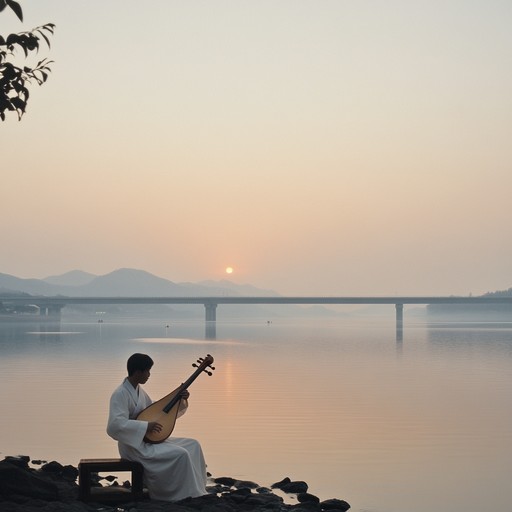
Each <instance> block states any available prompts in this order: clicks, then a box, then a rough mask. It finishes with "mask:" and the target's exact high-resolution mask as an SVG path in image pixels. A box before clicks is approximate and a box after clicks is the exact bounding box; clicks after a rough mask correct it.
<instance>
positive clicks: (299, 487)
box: [280, 480, 308, 494]
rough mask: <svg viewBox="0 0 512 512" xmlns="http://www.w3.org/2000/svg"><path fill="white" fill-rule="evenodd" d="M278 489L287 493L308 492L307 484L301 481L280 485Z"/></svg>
mask: <svg viewBox="0 0 512 512" xmlns="http://www.w3.org/2000/svg"><path fill="white" fill-rule="evenodd" d="M280 489H281V490H282V491H284V492H288V493H297V494H298V493H305V492H307V491H308V484H307V483H306V482H303V481H302V480H297V481H294V482H289V483H285V484H283V485H281V487H280Z"/></svg>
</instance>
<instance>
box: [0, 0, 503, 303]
mask: <svg viewBox="0 0 512 512" xmlns="http://www.w3.org/2000/svg"><path fill="white" fill-rule="evenodd" d="M22 6H23V9H24V12H25V23H24V24H20V23H19V22H18V21H17V19H16V18H15V16H14V15H13V14H12V13H10V12H7V11H5V12H4V13H1V14H0V33H2V34H5V33H7V32H9V31H14V30H16V31H21V30H28V29H29V28H32V27H34V26H36V25H40V24H43V23H46V22H49V21H51V22H54V23H55V24H56V25H57V31H56V35H55V37H54V38H53V46H52V49H51V51H50V52H47V51H46V50H44V49H43V51H42V52H41V55H40V56H41V57H42V56H50V57H51V58H52V59H54V60H55V61H56V62H55V64H54V65H53V73H52V75H51V77H50V79H49V81H48V83H47V84H45V85H44V87H41V88H37V89H36V88H33V89H32V91H31V92H32V97H31V101H30V103H29V108H28V112H27V114H26V116H25V117H24V118H23V120H22V122H21V123H18V122H17V120H16V118H15V117H14V116H11V117H10V118H9V119H8V121H7V122H5V123H3V124H1V125H0V134H1V135H0V151H1V155H2V157H1V164H0V165H1V172H2V189H1V201H0V214H1V215H2V251H1V252H0V272H3V273H8V274H13V275H17V276H19V277H45V276H48V275H52V274H60V273H63V272H66V271H69V270H72V269H81V270H85V271H88V272H92V273H95V274H105V273H107V272H110V271H112V270H115V269H117V268H121V267H133V268H141V269H144V270H147V271H149V272H152V273H154V274H157V275H159V276H162V277H165V278H168V279H171V280H173V281H177V282H180V281H199V280H203V279H220V278H224V277H226V274H225V268H226V267H227V266H231V267H233V269H234V271H233V273H232V274H231V275H230V276H229V279H230V280H233V281H235V282H239V283H251V284H254V285H255V286H259V287H263V288H271V289H274V290H276V291H278V292H280V293H283V294H297V295H301V294H312V295H320V294H327V295H367V294H376V295H381V294H417V295H422V294H440V295H443V294H461V295H466V294H469V293H473V294H476V293H483V292H486V291H492V290H496V289H505V288H508V287H510V286H512V279H511V267H510V260H511V256H512V237H510V236H509V233H508V228H509V223H510V217H511V214H510V208H509V203H510V200H509V196H510V190H511V188H512V187H511V185H512V177H511V176H512V174H511V172H510V171H511V163H512V145H511V144H510V141H509V138H510V135H509V134H510V133H511V132H512V96H511V95H510V91H511V90H512V65H511V53H512V32H511V31H510V26H512V4H511V3H510V2H508V1H497V0H490V1H483V0H474V1H471V2H468V1H465V0H458V1H454V0H447V1H442V2H441V1H431V0H429V1H415V2H410V1H408V0H400V1H399V0H390V1H386V2H384V1H365V0H357V1H356V0H354V1H351V0H347V1H340V0H337V1H333V0H331V1H329V0H327V1H322V2H318V1H306V0H285V1H279V0H272V1H270V0H258V1H256V0H254V1H249V0H246V1H244V0H221V1H217V0H203V1H194V0H190V1H187V2H184V1H182V2H176V1H172V0H156V1H154V2H151V3H148V4H144V3H141V2H134V1H132V0H122V1H121V0H109V1H108V2H104V1H101V2H100V1H97V0H96V1H95V0H87V1H85V0H81V1H77V0H73V2H69V1H65V0H46V1H45V2H36V1H35V0H24V1H23V2H22Z"/></svg>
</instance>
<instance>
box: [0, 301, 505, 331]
mask: <svg viewBox="0 0 512 512" xmlns="http://www.w3.org/2000/svg"><path fill="white" fill-rule="evenodd" d="M1 303H4V304H12V305H25V306H27V305H35V306H37V307H38V308H39V311H40V315H41V316H52V317H54V318H60V312H61V309H62V308H64V307H65V306H67V305H78V304H82V305H83V304H89V305H92V304H95V305H102V304H202V305H204V308H205V322H206V325H207V333H208V332H209V333H210V336H208V337H211V334H212V333H213V335H215V322H216V319H217V306H219V305H221V304H260V305H261V304H295V305H340V304H351V305H357V304H360V305H375V304H391V305H393V304H394V305H395V316H396V336H397V340H401V339H402V333H403V309H404V305H413V304H416V305H428V304H487V305H490V304H509V305H512V297H496V296H490V297H489V296H480V297H457V296H448V297H441V296H421V297H418V296H386V297H384V296H383V297H378V296H375V297H371V296H366V297H312V296H307V297H230V296H216V297H214V296H212V297H210V296H202V297H65V296H60V295H59V296H54V297H49V296H28V297H1V296H0V304H1Z"/></svg>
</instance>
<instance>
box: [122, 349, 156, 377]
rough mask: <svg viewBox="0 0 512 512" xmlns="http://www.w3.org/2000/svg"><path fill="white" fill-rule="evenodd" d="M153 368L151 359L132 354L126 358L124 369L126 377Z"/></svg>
mask: <svg viewBox="0 0 512 512" xmlns="http://www.w3.org/2000/svg"><path fill="white" fill-rule="evenodd" d="M152 366H153V359H151V357H149V356H148V355H146V354H133V355H131V356H130V357H129V358H128V361H127V363H126V368H127V370H128V376H130V375H133V374H134V373H135V372H136V371H137V370H140V371H141V372H143V371H145V370H149V369H150V368H151V367H152Z"/></svg>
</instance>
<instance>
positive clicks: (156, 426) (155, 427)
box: [146, 421, 163, 434]
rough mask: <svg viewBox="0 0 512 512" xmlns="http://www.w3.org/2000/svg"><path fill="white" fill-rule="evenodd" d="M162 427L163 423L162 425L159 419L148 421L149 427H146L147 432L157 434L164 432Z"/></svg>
mask: <svg viewBox="0 0 512 512" xmlns="http://www.w3.org/2000/svg"><path fill="white" fill-rule="evenodd" d="M162 428H163V427H162V425H160V423H158V421H150V422H149V423H148V428H147V429H146V434H150V433H151V432H154V433H155V434H156V433H158V432H162Z"/></svg>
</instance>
